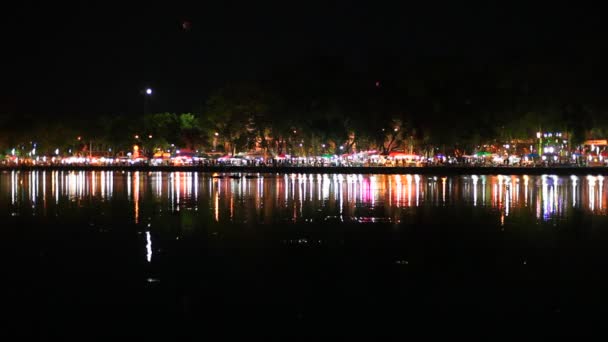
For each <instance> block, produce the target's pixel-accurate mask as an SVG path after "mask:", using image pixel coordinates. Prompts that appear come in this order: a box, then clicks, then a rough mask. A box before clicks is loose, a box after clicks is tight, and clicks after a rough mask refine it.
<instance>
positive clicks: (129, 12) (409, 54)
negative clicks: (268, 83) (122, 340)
mask: <svg viewBox="0 0 608 342" xmlns="http://www.w3.org/2000/svg"><path fill="white" fill-rule="evenodd" d="M175 3H176V2H174V1H171V2H165V3H159V4H151V3H147V4H146V3H143V4H140V5H139V6H135V5H133V4H131V3H130V2H128V1H124V3H123V4H122V5H121V6H110V5H104V3H101V4H100V5H96V6H93V5H89V4H82V5H79V6H76V7H74V5H71V6H68V5H65V6H63V5H58V4H57V3H55V2H50V1H49V2H46V4H43V5H27V4H25V5H13V6H14V7H12V8H8V7H4V8H3V10H2V11H1V13H2V14H1V18H0V19H2V24H1V25H2V26H3V27H2V34H3V39H2V46H3V48H2V54H3V57H2V59H4V60H5V62H3V77H2V94H1V95H0V100H1V103H0V113H21V114H35V115H59V116H62V115H90V114H102V113H129V112H137V111H141V110H142V107H143V99H142V95H141V94H140V90H141V89H142V88H144V87H146V86H150V87H152V88H154V90H155V94H154V98H153V101H154V106H155V107H156V108H155V109H157V110H172V111H187V110H191V109H192V108H195V107H196V106H197V105H198V104H200V103H201V102H202V101H204V99H205V97H206V96H207V94H208V93H209V91H210V90H212V89H214V88H217V87H219V86H221V85H222V84H224V83H225V82H227V81H230V80H237V79H264V78H268V77H272V75H273V72H274V71H275V70H277V69H287V70H289V68H290V66H297V65H301V64H306V63H309V62H310V61H312V60H315V58H318V57H334V58H337V59H339V60H342V61H343V62H344V63H345V65H347V66H348V67H349V68H351V69H352V70H353V71H355V72H368V73H372V74H373V73H374V72H375V71H374V70H377V67H378V66H382V65H393V64H398V65H405V66H410V67H415V66H416V65H417V63H422V62H424V61H425V60H428V59H430V58H434V57H441V58H464V59H467V60H471V61H478V62H480V63H488V64H492V63H497V64H498V63H510V62H517V61H520V62H521V61H524V62H525V61H527V60H536V61H541V62H542V61H545V60H546V61H553V60H559V61H561V62H563V63H565V64H566V65H567V64H568V63H577V62H578V61H579V60H581V59H592V60H598V61H599V60H602V59H603V58H604V57H605V53H604V51H603V45H605V39H604V35H605V31H606V30H605V24H603V23H602V21H603V18H602V15H603V10H602V9H601V8H595V7H588V8H584V7H581V6H580V5H579V6H577V7H573V6H568V5H556V4H552V5H551V6H547V7H531V6H530V5H528V6H522V7H512V6H510V5H502V6H498V5H496V4H485V5H479V4H477V5H472V4H471V5H464V4H463V3H462V2H457V3H454V4H452V5H445V4H443V3H441V2H433V1H425V2H424V3H425V5H412V4H409V2H402V3H401V4H400V5H387V4H381V2H380V1H374V2H371V3H368V4H358V5H353V4H351V3H350V2H349V1H340V2H329V1H327V2H326V3H325V4H312V3H311V2H307V1H300V2H295V1H294V2H291V1H286V2H282V4H281V5H278V4H276V3H275V4H268V5H261V4H259V3H258V2H257V1H249V2H247V3H248V5H245V4H242V3H234V2H233V3H229V2H224V1H215V2H211V3H208V2H203V1H201V2H199V5H197V6H183V7H180V6H178V5H175ZM372 4H375V5H372ZM184 20H187V21H190V22H191V24H192V27H191V29H190V30H189V31H185V30H184V29H183V28H182V22H183V21H184ZM387 61H390V63H388V64H387ZM391 63H392V64H391ZM372 76H373V75H372Z"/></svg>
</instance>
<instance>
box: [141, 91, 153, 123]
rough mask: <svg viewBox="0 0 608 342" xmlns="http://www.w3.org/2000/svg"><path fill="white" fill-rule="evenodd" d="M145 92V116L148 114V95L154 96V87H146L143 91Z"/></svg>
mask: <svg viewBox="0 0 608 342" xmlns="http://www.w3.org/2000/svg"><path fill="white" fill-rule="evenodd" d="M143 94H144V116H145V115H146V114H147V107H148V97H150V96H152V88H146V89H144V91H143Z"/></svg>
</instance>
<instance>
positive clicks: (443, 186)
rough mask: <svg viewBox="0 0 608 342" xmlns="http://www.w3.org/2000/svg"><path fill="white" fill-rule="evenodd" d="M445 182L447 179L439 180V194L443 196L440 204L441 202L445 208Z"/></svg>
mask: <svg viewBox="0 0 608 342" xmlns="http://www.w3.org/2000/svg"><path fill="white" fill-rule="evenodd" d="M446 180H447V177H442V178H441V193H442V194H443V197H442V202H443V205H444V206H445V182H446Z"/></svg>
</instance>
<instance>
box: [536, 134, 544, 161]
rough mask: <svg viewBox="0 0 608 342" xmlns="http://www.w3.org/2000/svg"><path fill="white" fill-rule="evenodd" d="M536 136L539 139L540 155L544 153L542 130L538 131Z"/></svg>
mask: <svg viewBox="0 0 608 342" xmlns="http://www.w3.org/2000/svg"><path fill="white" fill-rule="evenodd" d="M536 138H537V139H538V155H539V156H540V155H541V154H542V152H541V147H542V144H543V136H542V134H541V133H540V132H536Z"/></svg>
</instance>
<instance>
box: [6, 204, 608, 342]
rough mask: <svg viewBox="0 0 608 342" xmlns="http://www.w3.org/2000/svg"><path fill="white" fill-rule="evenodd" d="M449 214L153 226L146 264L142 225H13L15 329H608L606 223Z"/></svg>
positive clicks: (9, 282)
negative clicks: (557, 223)
mask: <svg viewBox="0 0 608 342" xmlns="http://www.w3.org/2000/svg"><path fill="white" fill-rule="evenodd" d="M441 214H442V213H438V216H437V218H436V219H434V220H432V221H430V222H429V221H420V222H417V221H410V222H405V223H402V224H370V225H365V224H314V225H313V224H296V225H287V226H286V225H278V224H277V225H246V224H234V225H224V226H222V227H219V228H218V227H211V226H201V227H198V228H197V229H196V230H194V231H191V232H189V233H188V234H187V235H178V234H168V233H160V232H153V233H152V234H153V238H154V241H155V242H154V252H155V253H154V256H153V258H152V262H150V263H148V262H147V261H146V260H145V258H144V257H143V256H145V253H146V250H145V247H144V244H143V241H144V239H145V238H144V237H143V235H142V231H141V229H140V228H139V227H137V226H135V225H129V224H124V225H116V226H114V227H113V228H112V229H108V230H106V231H99V230H97V229H91V228H90V227H87V225H86V223H82V222H76V221H70V220H66V219H63V218H55V219H52V218H51V219H49V218H47V219H44V220H43V219H37V218H31V217H13V218H7V219H5V220H4V224H3V239H2V242H1V244H2V245H1V250H2V255H1V256H2V269H3V274H4V285H5V287H4V290H3V292H4V296H3V297H5V299H6V300H5V301H4V304H3V309H4V311H5V312H9V313H10V316H9V319H8V320H5V321H4V322H3V323H4V324H6V325H7V327H8V328H9V329H8V330H5V331H9V332H17V333H20V335H21V336H30V335H33V336H37V337H40V338H41V339H46V338H47V337H48V338H50V337H60V338H81V339H85V340H87V339H89V338H90V337H104V336H105V337H113V336H138V337H150V338H153V339H156V338H158V339H162V338H167V339H170V340H174V339H179V338H186V337H192V336H223V337H228V336H244V337H250V338H252V337H254V336H259V335H263V336H267V335H269V336H291V337H295V336H308V337H322V336H338V337H340V336H342V337H345V336H353V337H357V336H359V337H360V336H396V335H397V336H413V334H425V335H426V336H436V335H452V336H453V335H454V334H464V333H466V334H473V335H483V336H488V337H502V336H514V337H517V336H520V335H518V334H523V333H525V332H528V333H529V332H530V331H533V332H534V333H535V334H538V335H542V336H551V335H557V334H559V333H562V332H563V331H564V330H569V331H572V332H574V333H577V335H578V336H584V335H586V334H587V333H590V332H592V331H594V329H597V328H599V327H601V326H602V325H603V324H604V323H605V320H606V317H607V315H606V313H607V311H608V310H607V308H608V306H607V304H608V295H607V294H606V293H607V289H608V281H607V279H606V272H608V271H607V269H606V266H608V253H607V252H606V251H607V249H606V243H607V242H608V234H607V232H606V228H605V227H604V226H601V225H598V224H595V223H594V221H593V220H592V219H591V218H586V217H584V216H581V217H580V218H579V220H574V221H571V222H570V223H569V224H568V225H563V226H561V227H559V228H556V227H554V226H551V225H539V226H534V227H530V226H527V227H521V226H519V227H518V226H511V227H504V230H503V229H502V228H499V227H496V226H492V225H486V224H481V223H470V224H466V223H465V222H467V219H469V217H467V215H466V214H462V215H459V216H458V217H459V219H457V221H456V222H454V220H456V218H455V217H454V216H449V215H441ZM475 222H483V220H482V219H480V218H477V221H475ZM178 237H179V239H178ZM525 336H529V335H525ZM520 337H521V336H520Z"/></svg>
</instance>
